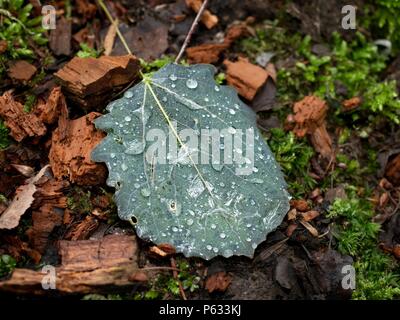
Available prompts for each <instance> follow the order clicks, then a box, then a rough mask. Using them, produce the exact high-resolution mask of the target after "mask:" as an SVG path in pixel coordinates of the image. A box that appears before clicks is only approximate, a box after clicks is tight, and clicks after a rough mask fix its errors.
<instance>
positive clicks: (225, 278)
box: [205, 271, 232, 293]
mask: <svg viewBox="0 0 400 320" xmlns="http://www.w3.org/2000/svg"><path fill="white" fill-rule="evenodd" d="M231 281H232V276H231V275H229V274H228V273H226V272H225V271H220V272H216V273H214V274H212V275H210V276H209V277H207V280H206V284H205V287H206V289H207V290H208V292H209V293H212V292H214V291H218V292H224V291H225V290H226V289H227V288H228V286H229V285H230V284H231Z"/></svg>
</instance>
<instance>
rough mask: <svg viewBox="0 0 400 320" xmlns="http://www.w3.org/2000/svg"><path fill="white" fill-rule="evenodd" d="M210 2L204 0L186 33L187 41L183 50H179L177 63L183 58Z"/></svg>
mask: <svg viewBox="0 0 400 320" xmlns="http://www.w3.org/2000/svg"><path fill="white" fill-rule="evenodd" d="M207 4H208V0H204V1H203V4H202V5H201V7H200V9H199V12H197V15H196V18H194V20H193V23H192V26H191V27H190V29H189V32H188V34H187V35H186V38H185V41H184V42H183V44H182V47H181V50H180V51H179V53H178V55H177V56H176V59H175V63H179V60H181V58H182V56H183V53H184V52H185V50H186V47H187V46H188V44H189V42H190V39H191V38H192V35H193V32H194V30H195V29H196V26H197V24H198V23H199V20H200V18H201V16H202V14H203V12H204V10H205V9H206V7H207Z"/></svg>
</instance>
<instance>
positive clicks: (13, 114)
mask: <svg viewBox="0 0 400 320" xmlns="http://www.w3.org/2000/svg"><path fill="white" fill-rule="evenodd" d="M0 116H1V117H2V118H3V120H4V124H5V125H6V127H7V128H9V129H10V134H11V136H12V137H13V138H14V139H15V140H16V141H18V142H20V141H22V140H23V139H24V138H26V137H40V136H43V135H44V134H45V133H46V127H45V126H44V124H43V122H42V121H41V120H40V119H39V118H38V117H37V116H36V115H35V114H33V113H32V112H25V111H24V107H23V105H22V104H21V103H19V102H18V101H16V100H15V99H14V97H13V95H12V93H11V91H7V92H5V93H4V94H3V95H2V96H1V97H0Z"/></svg>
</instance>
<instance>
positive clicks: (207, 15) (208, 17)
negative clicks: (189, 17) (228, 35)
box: [186, 0, 218, 29]
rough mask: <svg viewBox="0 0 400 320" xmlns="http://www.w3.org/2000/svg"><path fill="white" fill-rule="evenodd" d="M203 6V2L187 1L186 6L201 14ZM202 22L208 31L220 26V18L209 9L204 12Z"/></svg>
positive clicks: (197, 0) (200, 0)
mask: <svg viewBox="0 0 400 320" xmlns="http://www.w3.org/2000/svg"><path fill="white" fill-rule="evenodd" d="M202 4H203V1H202V0H186V5H187V6H188V7H189V8H191V9H192V10H193V11H194V12H196V13H197V12H199V10H200V8H201V5H202ZM200 20H201V22H202V23H203V24H204V25H205V26H206V27H207V29H212V28H214V27H215V26H216V25H217V24H218V17H217V16H216V15H214V14H212V13H211V12H210V10H207V9H205V10H204V12H203V14H202V16H201V18H200Z"/></svg>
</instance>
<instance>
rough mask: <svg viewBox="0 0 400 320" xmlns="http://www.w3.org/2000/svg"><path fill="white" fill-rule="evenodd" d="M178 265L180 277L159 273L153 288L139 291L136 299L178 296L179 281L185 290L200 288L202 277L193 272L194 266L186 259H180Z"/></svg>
mask: <svg viewBox="0 0 400 320" xmlns="http://www.w3.org/2000/svg"><path fill="white" fill-rule="evenodd" d="M176 266H177V268H178V269H180V271H179V272H178V279H175V278H174V277H172V276H171V275H164V274H163V275H159V276H158V277H157V278H156V280H155V281H154V282H153V284H152V285H151V288H150V289H149V290H147V291H144V292H138V293H137V294H136V295H135V299H136V300H155V299H162V298H164V297H167V296H169V297H172V298H178V297H179V296H180V289H179V282H180V283H181V285H182V288H183V290H184V291H189V292H190V293H193V292H194V291H196V290H197V289H198V288H199V282H200V277H199V276H198V275H196V274H193V271H192V267H191V266H190V264H189V262H188V261H187V260H184V259H178V260H177V263H176Z"/></svg>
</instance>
